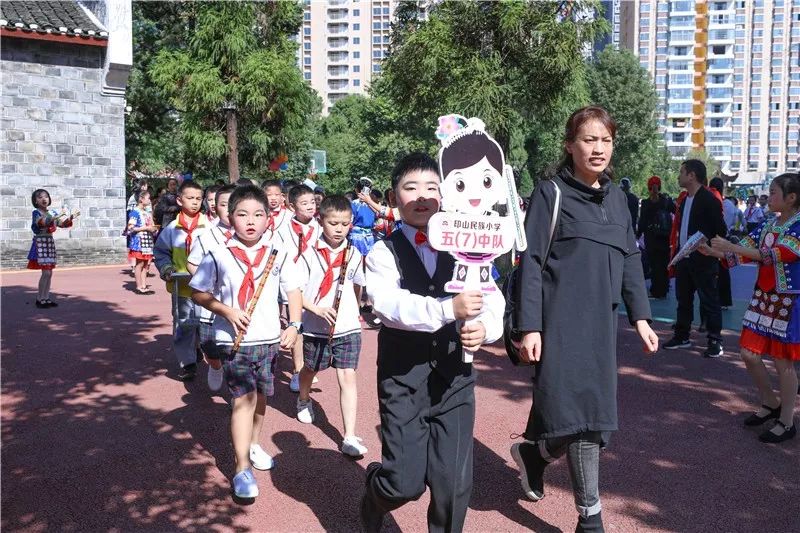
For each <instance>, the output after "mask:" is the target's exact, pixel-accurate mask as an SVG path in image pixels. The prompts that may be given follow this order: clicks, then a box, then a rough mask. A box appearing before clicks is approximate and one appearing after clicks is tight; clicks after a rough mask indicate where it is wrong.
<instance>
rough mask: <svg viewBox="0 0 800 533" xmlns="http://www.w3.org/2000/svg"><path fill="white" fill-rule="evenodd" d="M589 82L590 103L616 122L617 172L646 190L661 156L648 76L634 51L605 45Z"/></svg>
mask: <svg viewBox="0 0 800 533" xmlns="http://www.w3.org/2000/svg"><path fill="white" fill-rule="evenodd" d="M588 83H589V91H590V94H591V100H592V102H593V103H595V104H598V105H601V106H603V107H605V108H606V109H607V110H608V111H609V113H611V116H613V117H614V119H615V120H616V122H617V136H616V139H615V140H614V158H613V161H614V168H615V173H616V175H617V176H618V177H624V176H627V177H630V178H631V180H632V181H633V183H634V184H635V186H636V189H637V190H643V189H645V188H646V185H645V183H646V182H647V179H648V178H649V177H650V176H651V175H653V173H654V171H655V168H656V162H657V161H658V160H660V159H661V158H662V157H663V151H662V148H663V140H662V137H661V134H660V133H659V132H658V123H657V109H658V97H657V95H656V90H655V86H654V85H653V82H652V80H651V79H650V75H649V74H648V72H647V70H645V69H644V68H643V67H641V66H640V65H639V60H638V59H637V58H636V56H635V55H633V53H631V52H630V51H627V50H615V49H614V48H613V47H611V46H608V47H606V49H605V50H603V51H602V52H600V54H598V56H597V60H596V61H595V62H594V63H593V64H592V65H591V66H590V68H589V71H588Z"/></svg>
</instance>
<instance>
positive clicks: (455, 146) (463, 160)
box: [439, 131, 503, 179]
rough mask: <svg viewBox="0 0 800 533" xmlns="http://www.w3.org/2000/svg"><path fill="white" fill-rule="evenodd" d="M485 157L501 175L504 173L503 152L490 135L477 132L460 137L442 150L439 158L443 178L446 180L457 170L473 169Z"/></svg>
mask: <svg viewBox="0 0 800 533" xmlns="http://www.w3.org/2000/svg"><path fill="white" fill-rule="evenodd" d="M484 157H486V160H487V161H489V164H490V165H492V168H494V169H495V170H496V171H497V172H498V173H500V174H502V173H503V152H502V151H501V150H500V147H499V146H498V145H497V143H495V142H494V141H492V139H491V138H490V137H489V136H488V135H486V134H485V133H484V132H482V131H475V132H472V133H470V134H467V135H464V136H463V137H459V138H457V139H456V140H455V141H453V143H452V144H449V145H447V146H445V147H444V148H443V149H442V155H441V156H440V158H439V159H440V161H441V166H442V176H441V178H442V179H444V178H446V177H447V175H448V174H450V172H452V171H453V170H455V169H459V168H467V167H471V166H472V165H474V164H475V163H477V162H478V161H480V160H481V159H483V158H484Z"/></svg>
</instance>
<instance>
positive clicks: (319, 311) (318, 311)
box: [311, 306, 336, 326]
mask: <svg viewBox="0 0 800 533" xmlns="http://www.w3.org/2000/svg"><path fill="white" fill-rule="evenodd" d="M311 312H312V313H314V314H315V315H317V316H318V317H320V318H324V319H325V322H327V323H328V325H329V326H332V325H334V324H336V309H334V308H333V307H319V306H317V307H314V309H312V310H311Z"/></svg>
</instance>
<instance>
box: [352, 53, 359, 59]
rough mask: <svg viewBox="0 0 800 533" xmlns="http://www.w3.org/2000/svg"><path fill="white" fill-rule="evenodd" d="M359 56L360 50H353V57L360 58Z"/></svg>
mask: <svg viewBox="0 0 800 533" xmlns="http://www.w3.org/2000/svg"><path fill="white" fill-rule="evenodd" d="M360 58H361V52H353V59H360Z"/></svg>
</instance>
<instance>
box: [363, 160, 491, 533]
mask: <svg viewBox="0 0 800 533" xmlns="http://www.w3.org/2000/svg"><path fill="white" fill-rule="evenodd" d="M392 189H393V190H392V196H393V201H395V202H396V205H397V208H398V209H399V210H400V214H401V215H402V219H403V227H402V228H401V229H400V230H399V231H395V232H394V233H392V235H391V236H390V237H389V238H387V239H386V240H383V241H379V242H378V243H377V244H376V245H375V247H374V248H373V249H372V251H371V252H370V254H369V255H368V256H367V258H366V264H367V275H366V277H367V292H368V295H369V297H370V299H371V300H372V302H373V309H374V311H375V313H376V314H377V315H378V316H379V317H380V318H381V320H382V322H383V327H382V328H381V330H380V332H379V333H378V372H377V374H378V398H379V401H378V407H379V411H380V415H381V441H382V463H372V464H370V465H369V466H368V467H367V488H366V493H365V494H364V498H363V499H362V503H361V519H362V522H363V525H364V527H365V529H366V530H367V531H378V530H379V529H380V528H381V525H382V523H383V517H384V515H385V514H386V513H388V512H390V511H392V510H394V509H397V508H398V507H400V506H401V505H403V504H405V503H406V502H408V501H412V500H416V499H418V498H419V497H420V496H421V495H422V494H423V493H424V492H425V486H426V485H427V486H428V487H430V490H431V503H430V505H429V507H428V530H429V531H461V530H462V529H463V526H464V518H465V516H466V512H467V504H468V503H469V498H470V493H471V492H472V447H473V434H472V433H473V426H474V423H475V374H474V370H473V368H472V365H471V364H469V363H464V362H462V348H467V349H469V350H470V351H474V350H477V349H478V348H479V347H480V346H481V345H482V344H485V343H490V342H494V341H495V340H497V339H498V338H500V337H501V336H502V333H503V323H502V316H503V312H504V308H505V302H504V300H503V296H502V294H501V293H500V291H499V290H495V291H494V292H492V293H489V294H485V295H482V294H481V292H480V291H467V292H463V293H461V294H458V295H456V296H453V295H451V294H448V293H447V292H445V290H444V286H445V284H446V283H447V282H448V281H450V278H451V276H452V274H453V268H454V266H455V259H454V258H453V257H452V256H451V255H450V254H448V253H444V252H437V251H436V250H434V249H432V248H431V247H430V246H429V245H428V243H427V229H428V221H429V220H430V218H431V217H432V216H433V214H434V213H436V212H437V211H438V210H439V206H440V204H441V197H440V194H439V172H438V165H437V164H436V161H434V160H433V159H431V157H430V156H428V155H426V154H410V155H407V156H405V157H404V158H402V159H401V160H400V161H399V162H398V164H397V166H396V167H395V169H394V171H393V172H392ZM465 320H470V322H469V323H466V324H464V323H463V321H465Z"/></svg>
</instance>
